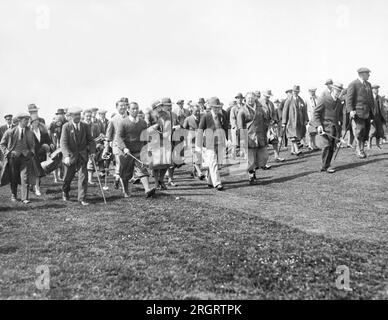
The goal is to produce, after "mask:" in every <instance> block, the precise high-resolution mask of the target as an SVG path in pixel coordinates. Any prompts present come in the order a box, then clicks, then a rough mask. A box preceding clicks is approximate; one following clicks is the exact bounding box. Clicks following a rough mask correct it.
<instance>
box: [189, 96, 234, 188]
mask: <svg viewBox="0 0 388 320" xmlns="http://www.w3.org/2000/svg"><path fill="white" fill-rule="evenodd" d="M208 106H209V108H210V111H209V112H207V113H205V114H204V115H203V116H202V117H201V120H200V122H199V127H198V132H197V137H196V159H197V160H198V161H196V163H200V161H199V160H201V159H202V150H203V149H202V148H205V150H204V151H203V153H204V158H205V159H204V163H205V166H206V167H208V168H209V173H208V175H207V177H208V178H207V184H208V187H209V188H215V189H217V190H218V191H222V190H223V189H224V187H223V185H222V182H221V177H220V173H219V167H218V165H219V164H222V163H223V162H224V160H225V158H226V140H227V134H228V132H227V131H228V124H227V122H226V118H225V116H224V114H223V113H222V106H223V104H222V103H221V102H220V100H219V99H218V98H217V97H212V98H210V99H209V100H208ZM204 135H205V139H204Z"/></svg>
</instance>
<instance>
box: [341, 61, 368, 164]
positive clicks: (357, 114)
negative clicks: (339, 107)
mask: <svg viewBox="0 0 388 320" xmlns="http://www.w3.org/2000/svg"><path fill="white" fill-rule="evenodd" d="M357 71H358V76H359V78H358V79H356V80H354V81H352V82H351V83H350V84H349V86H348V89H347V97H346V107H347V108H348V110H349V117H350V119H351V125H352V128H353V133H354V137H355V139H356V142H357V146H356V150H357V156H358V157H359V158H366V153H365V150H364V145H365V142H366V141H367V140H368V138H369V131H370V125H371V120H372V119H373V113H372V110H373V106H374V99H373V93H372V86H371V84H370V83H369V82H368V79H369V76H370V70H369V69H368V68H360V69H358V70H357Z"/></svg>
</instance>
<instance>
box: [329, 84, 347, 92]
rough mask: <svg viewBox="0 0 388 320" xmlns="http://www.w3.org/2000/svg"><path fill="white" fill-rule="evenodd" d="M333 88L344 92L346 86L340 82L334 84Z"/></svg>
mask: <svg viewBox="0 0 388 320" xmlns="http://www.w3.org/2000/svg"><path fill="white" fill-rule="evenodd" d="M332 88H333V89H337V90H340V91H342V90H344V85H343V84H342V83H340V82H334V83H333V84H332Z"/></svg>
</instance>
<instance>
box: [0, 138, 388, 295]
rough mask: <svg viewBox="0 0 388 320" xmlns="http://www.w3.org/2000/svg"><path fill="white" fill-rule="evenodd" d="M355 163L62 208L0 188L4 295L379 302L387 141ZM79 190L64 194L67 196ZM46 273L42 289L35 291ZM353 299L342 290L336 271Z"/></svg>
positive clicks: (298, 164)
mask: <svg viewBox="0 0 388 320" xmlns="http://www.w3.org/2000/svg"><path fill="white" fill-rule="evenodd" d="M383 148H385V150H383V151H380V150H377V149H376V150H372V151H370V152H369V157H368V158H367V159H365V160H359V159H357V158H356V157H355V155H354V152H353V151H352V150H350V149H342V150H341V152H340V154H339V159H338V160H337V163H335V166H336V167H337V169H338V172H337V173H336V174H334V175H329V174H325V173H320V172H319V168H320V153H319V152H318V153H305V154H304V155H303V156H302V157H300V158H295V157H294V156H290V155H289V154H286V152H285V151H284V152H283V155H284V156H286V157H287V161H286V162H285V163H282V164H274V165H273V168H272V169H271V170H268V171H262V170H261V171H259V172H258V177H259V181H258V182H257V184H256V185H248V183H247V179H246V177H245V176H238V175H227V172H228V168H223V170H222V172H223V180H224V181H225V187H226V188H225V189H226V190H225V191H224V192H217V191H215V190H211V189H208V188H207V185H206V183H204V182H201V181H198V180H194V179H193V178H191V177H190V176H189V173H188V170H189V167H187V166H184V167H182V168H181V169H179V170H178V171H177V183H178V184H179V185H178V187H176V188H170V189H169V190H168V191H165V192H159V193H158V194H157V197H156V198H154V199H148V200H147V199H145V198H144V196H143V193H142V191H141V190H140V189H139V188H138V187H137V186H136V187H134V189H133V193H132V197H131V198H130V199H123V198H122V197H121V194H120V192H119V191H117V190H113V186H112V184H111V185H110V190H109V191H108V192H107V200H108V205H107V206H104V204H103V202H102V199H101V196H100V194H99V190H98V188H97V187H91V188H90V201H91V203H92V204H91V205H90V206H89V207H87V208H81V207H80V206H79V205H78V204H77V202H75V198H74V199H73V201H74V202H71V203H69V204H65V203H63V202H62V200H61V191H60V185H54V184H53V183H52V177H47V178H45V179H44V180H43V186H42V190H43V193H44V195H43V196H42V197H41V198H37V197H35V195H33V196H32V203H31V204H30V205H29V206H24V205H22V204H20V203H16V204H13V203H11V202H10V201H9V196H10V191H9V188H8V187H3V188H1V189H0V298H1V299H387V298H388V279H387V277H388V272H387V262H388V184H387V181H388V179H387V178H388V161H387V160H388V152H387V150H388V145H384V146H383ZM75 194H76V192H75V191H72V195H73V196H74V197H75ZM39 265H47V266H48V267H49V270H50V289H49V290H43V291H42V290H39V289H38V288H37V287H36V285H35V280H36V278H37V276H38V275H37V274H36V268H37V266H39ZM340 265H345V266H347V267H348V268H349V270H350V287H351V289H352V291H349V292H345V291H342V290H338V289H337V288H336V286H335V281H336V278H337V277H338V275H337V274H336V272H335V271H336V268H337V267H338V266H340Z"/></svg>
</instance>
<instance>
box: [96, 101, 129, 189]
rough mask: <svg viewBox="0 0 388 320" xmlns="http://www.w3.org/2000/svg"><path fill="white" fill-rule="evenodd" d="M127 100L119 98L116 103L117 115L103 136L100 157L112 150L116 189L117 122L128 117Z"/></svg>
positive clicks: (115, 185) (118, 165) (118, 162)
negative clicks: (102, 149) (103, 143)
mask: <svg viewBox="0 0 388 320" xmlns="http://www.w3.org/2000/svg"><path fill="white" fill-rule="evenodd" d="M128 104H129V101H128V98H121V99H120V100H119V101H117V102H116V110H117V114H116V115H114V116H113V117H112V118H111V119H110V121H109V124H108V127H107V129H106V134H105V136H106V137H105V146H104V152H103V155H102V157H103V158H104V157H106V155H107V154H108V153H109V150H110V148H112V153H113V156H114V157H115V164H116V165H115V183H114V188H115V189H118V188H119V186H120V157H119V149H118V148H117V129H118V125H119V122H120V121H122V120H123V119H125V118H126V117H128V113H127V109H128Z"/></svg>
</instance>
